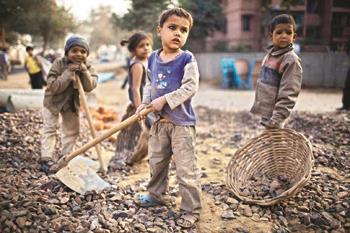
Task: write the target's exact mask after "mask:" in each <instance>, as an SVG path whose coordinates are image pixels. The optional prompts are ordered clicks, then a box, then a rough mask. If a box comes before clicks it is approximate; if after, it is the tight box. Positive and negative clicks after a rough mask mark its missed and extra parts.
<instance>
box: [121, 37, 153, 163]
mask: <svg viewBox="0 0 350 233" xmlns="http://www.w3.org/2000/svg"><path fill="white" fill-rule="evenodd" d="M121 43H123V44H128V50H129V52H130V53H131V59H130V64H129V68H128V69H129V71H128V83H129V90H128V93H129V99H130V101H131V103H130V104H129V106H128V107H127V110H126V114H125V115H124V116H123V119H122V120H125V119H126V118H128V117H130V116H132V115H134V114H135V111H136V109H137V108H138V107H139V106H140V105H141V102H142V94H143V88H144V86H145V84H146V75H147V73H146V67H147V59H148V56H149V54H150V53H151V51H152V37H151V35H149V34H146V33H144V32H136V33H134V34H133V35H132V36H131V37H130V38H129V39H128V40H123V41H122V42H121ZM149 128H150V124H142V123H140V124H134V125H133V126H130V127H128V128H126V129H125V130H122V131H121V132H120V133H119V134H118V138H117V145H116V156H115V158H116V159H117V160H118V161H124V162H126V163H128V164H132V163H135V162H138V161H140V160H141V159H143V158H144V157H145V156H146V155H147V151H148V131H149Z"/></svg>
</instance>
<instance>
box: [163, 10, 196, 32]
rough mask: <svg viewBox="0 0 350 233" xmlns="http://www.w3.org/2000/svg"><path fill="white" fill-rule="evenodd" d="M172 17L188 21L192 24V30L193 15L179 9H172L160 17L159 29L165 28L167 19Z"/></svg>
mask: <svg viewBox="0 0 350 233" xmlns="http://www.w3.org/2000/svg"><path fill="white" fill-rule="evenodd" d="M172 15H176V16H179V17H183V18H185V19H187V20H188V21H189V22H190V28H192V25H193V18H192V15H191V14H190V13H189V12H188V11H186V10H185V9H183V8H179V7H175V8H171V9H169V10H165V11H163V12H162V13H161V14H160V16H159V27H163V25H164V23H165V21H167V19H168V18H169V17H170V16H172Z"/></svg>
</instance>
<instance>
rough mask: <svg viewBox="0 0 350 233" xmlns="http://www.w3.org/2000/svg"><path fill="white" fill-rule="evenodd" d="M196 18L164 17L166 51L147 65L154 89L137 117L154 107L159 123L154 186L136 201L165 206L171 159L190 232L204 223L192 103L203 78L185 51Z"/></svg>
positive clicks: (152, 145)
mask: <svg viewBox="0 0 350 233" xmlns="http://www.w3.org/2000/svg"><path fill="white" fill-rule="evenodd" d="M192 23H193V20H192V16H191V15H190V13H188V12H187V11H186V10H184V9H182V8H173V9H169V10H167V11H164V12H163V13H162V14H161V15H160V19H159V26H158V28H157V33H158V36H159V37H160V39H161V43H162V49H160V50H157V51H155V52H153V53H152V54H151V56H150V57H149V60H148V72H149V76H150V77H149V78H150V83H148V84H146V87H145V93H144V99H143V104H142V105H140V107H139V108H138V109H137V114H138V113H139V112H140V111H141V110H142V109H143V108H145V107H146V106H147V104H150V106H151V107H152V108H153V110H154V111H155V112H156V115H157V121H156V122H155V123H154V124H153V125H152V127H151V130H150V138H149V143H148V146H149V150H148V151H149V155H150V161H149V163H150V168H151V180H150V182H149V184H148V187H147V190H148V194H146V195H139V197H138V199H137V200H136V201H137V203H138V204H139V205H140V206H142V207H148V206H154V205H160V204H163V203H164V198H163V194H165V192H166V191H167V187H168V179H169V178H168V171H169V163H170V161H171V158H172V157H173V160H174V162H175V165H176V174H177V176H176V177H177V181H178V184H179V191H180V195H181V207H180V208H181V211H182V214H181V216H180V217H179V218H178V219H177V224H178V225H180V226H182V227H184V228H190V227H192V226H193V225H194V223H195V222H196V221H198V219H199V214H200V209H201V200H200V199H201V186H200V183H199V169H198V167H197V158H196V156H195V150H194V144H195V124H196V116H195V113H194V110H193V108H192V106H191V98H192V96H193V95H194V94H195V93H196V92H197V90H198V83H199V72H198V66H197V62H196V60H195V58H194V56H193V54H192V53H191V52H189V51H183V50H181V48H182V47H183V46H184V45H185V43H186V40H187V37H188V35H189V31H190V29H191V27H192Z"/></svg>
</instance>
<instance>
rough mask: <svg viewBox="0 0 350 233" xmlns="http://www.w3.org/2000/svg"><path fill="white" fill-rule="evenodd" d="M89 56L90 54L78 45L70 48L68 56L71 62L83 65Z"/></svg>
mask: <svg viewBox="0 0 350 233" xmlns="http://www.w3.org/2000/svg"><path fill="white" fill-rule="evenodd" d="M87 56H88V53H87V51H86V49H84V48H83V47H80V46H78V45H76V46H73V47H72V48H70V49H69V50H68V54H67V57H68V60H70V61H71V62H73V63H83V62H85V61H86V58H87Z"/></svg>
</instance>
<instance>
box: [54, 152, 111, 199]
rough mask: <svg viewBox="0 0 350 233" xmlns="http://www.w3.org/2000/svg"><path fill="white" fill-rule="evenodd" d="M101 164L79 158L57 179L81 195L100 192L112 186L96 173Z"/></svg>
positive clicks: (65, 168) (58, 175)
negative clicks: (93, 191) (88, 192)
mask: <svg viewBox="0 0 350 233" xmlns="http://www.w3.org/2000/svg"><path fill="white" fill-rule="evenodd" d="M98 169H99V164H98V162H96V161H93V160H91V159H89V158H86V157H83V156H77V157H75V158H74V159H72V160H71V161H70V162H69V163H68V165H67V166H65V167H63V168H62V169H60V170H59V171H58V172H57V173H56V177H57V179H59V180H60V181H61V182H62V183H63V184H65V185H66V186H67V187H69V188H70V189H72V190H73V191H75V192H77V193H79V194H85V193H86V192H87V191H92V190H95V191H96V192H100V191H102V190H103V189H105V188H107V187H109V186H110V184H109V183H107V182H106V181H104V180H103V179H102V178H101V177H99V176H98V175H97V173H96V171H97V170H98Z"/></svg>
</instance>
